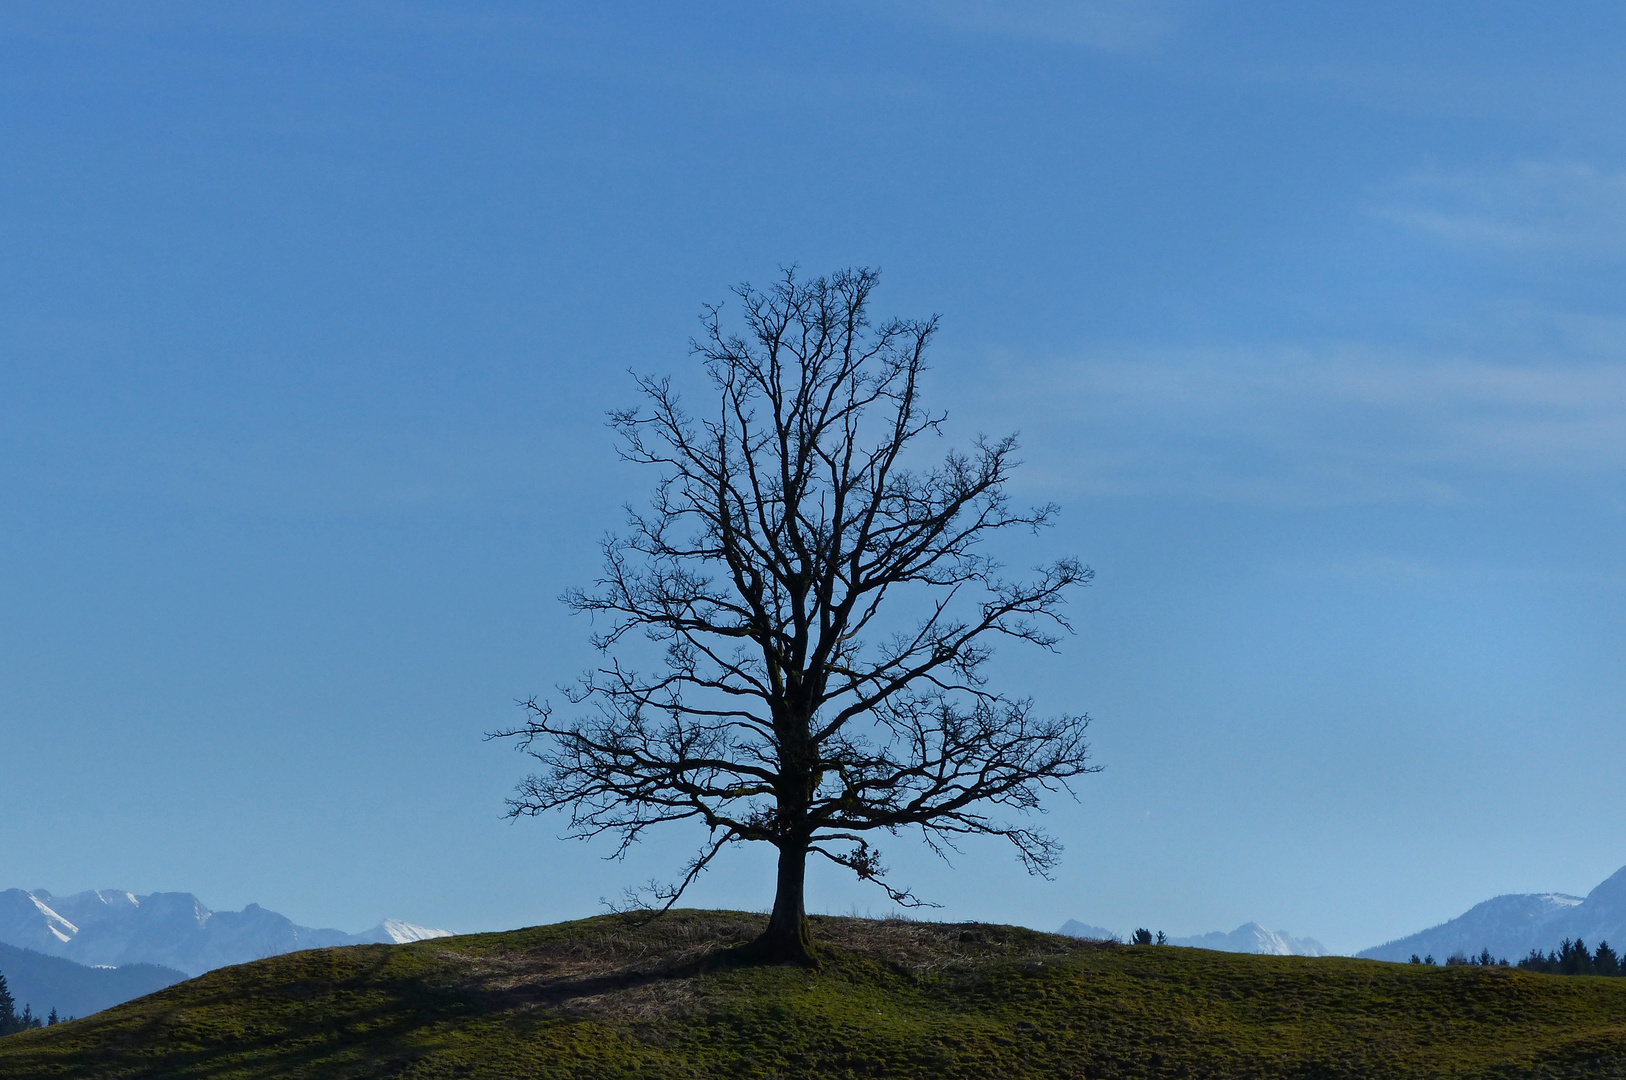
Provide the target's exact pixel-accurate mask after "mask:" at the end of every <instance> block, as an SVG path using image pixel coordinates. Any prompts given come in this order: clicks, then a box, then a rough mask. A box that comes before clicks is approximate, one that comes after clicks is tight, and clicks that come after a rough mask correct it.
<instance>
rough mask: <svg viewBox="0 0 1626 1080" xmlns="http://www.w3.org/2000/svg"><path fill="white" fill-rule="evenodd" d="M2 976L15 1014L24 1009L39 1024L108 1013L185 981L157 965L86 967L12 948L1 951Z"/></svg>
mask: <svg viewBox="0 0 1626 1080" xmlns="http://www.w3.org/2000/svg"><path fill="white" fill-rule="evenodd" d="M0 975H4V976H5V977H6V983H7V987H8V989H9V990H10V991H11V996H12V997H13V998H14V999H16V1002H17V1011H18V1012H21V1011H22V1010H23V1007H24V1006H28V1007H29V1008H31V1009H33V1011H34V1015H35V1016H38V1017H41V1018H43V1017H45V1016H46V1015H47V1014H49V1013H50V1011H51V1010H52V1009H55V1010H56V1011H57V1014H58V1015H59V1016H61V1017H63V1018H64V1019H66V1018H67V1017H70V1016H89V1015H90V1014H91V1013H93V1012H101V1011H102V1010H103V1009H110V1008H112V1007H113V1006H114V1005H118V1004H120V1003H122V1002H125V1001H129V1000H131V999H132V998H138V997H141V996H142V995H143V994H150V993H152V992H153V991H155V990H162V989H163V988H164V987H166V986H172V985H174V984H175V983H178V982H180V981H181V980H182V979H185V978H186V976H185V975H184V974H182V973H181V972H179V971H176V970H174V969H173V968H166V967H158V966H157V965H155V964H127V965H125V966H124V967H120V968H101V967H86V966H85V965H83V964H76V963H74V962H73V961H72V960H64V959H63V958H62V957H60V956H46V955H45V954H44V953H38V952H35V951H34V950H32V949H18V948H15V947H14V946H11V945H0Z"/></svg>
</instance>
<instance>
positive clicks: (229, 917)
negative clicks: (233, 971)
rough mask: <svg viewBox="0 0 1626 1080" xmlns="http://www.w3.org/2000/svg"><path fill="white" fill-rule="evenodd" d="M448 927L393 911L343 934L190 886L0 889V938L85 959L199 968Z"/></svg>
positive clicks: (388, 940)
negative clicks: (224, 906) (219, 900)
mask: <svg viewBox="0 0 1626 1080" xmlns="http://www.w3.org/2000/svg"><path fill="white" fill-rule="evenodd" d="M448 934H449V932H448V931H445V930H432V929H429V928H427V927H422V926H416V925H414V924H412V923H407V922H402V921H400V920H398V919H386V920H384V922H382V923H380V924H379V925H378V926H376V927H373V928H372V929H371V930H366V931H363V932H362V933H360V934H347V933H345V932H344V931H343V930H331V929H319V928H313V927H309V926H299V925H298V924H296V923H294V922H293V921H292V920H291V919H289V918H287V917H286V916H284V915H279V914H277V913H276V912H274V911H268V910H267V909H265V908H263V907H261V906H260V905H258V904H250V905H248V906H247V907H245V908H244V909H243V910H242V911H210V910H209V909H208V908H207V907H205V906H204V905H203V903H202V902H201V901H199V900H198V898H197V897H195V896H193V895H192V894H191V893H151V894H149V895H146V896H136V895H135V894H133V893H129V892H124V891H122V890H116V889H93V890H90V891H88V892H82V893H75V894H73V895H72V896H61V897H58V896H53V895H51V893H49V892H47V891H45V890H43V889H39V890H36V891H34V892H24V891H23V890H21V889H7V890H5V891H3V892H0V943H4V944H7V945H14V946H17V947H18V948H24V949H33V950H35V951H37V952H42V953H45V954H46V955H48V956H59V957H62V958H64V959H67V960H72V961H74V962H75V963H79V964H86V965H90V966H106V967H120V966H123V965H126V964H158V965H161V966H163V967H169V968H174V969H176V970H178V971H183V972H185V973H186V974H188V975H200V974H202V973H203V972H205V971H209V970H212V969H214V968H218V967H225V966H227V965H229V964H241V963H244V962H245V961H249V960H258V959H260V958H262V957H266V956H275V955H277V954H279V953H285V952H293V951H295V950H297V949H319V948H323V947H326V946H329V945H360V944H392V943H399V942H403V941H421V940H423V939H425V938H433V937H445V936H448Z"/></svg>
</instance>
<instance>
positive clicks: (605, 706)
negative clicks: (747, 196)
mask: <svg viewBox="0 0 1626 1080" xmlns="http://www.w3.org/2000/svg"><path fill="white" fill-rule="evenodd" d="M876 281H877V276H876V273H875V272H874V271H871V270H868V269H855V270H846V271H841V272H838V273H835V274H832V275H830V276H829V277H820V278H814V279H811V280H801V279H798V278H797V276H796V274H795V271H794V270H790V271H787V272H785V274H784V275H783V277H782V278H781V279H779V280H778V281H777V282H776V283H775V284H774V286H773V287H772V288H770V289H768V290H767V291H759V290H756V289H753V288H751V287H750V286H740V287H739V288H737V289H736V290H734V291H735V295H736V296H737V298H738V300H739V304H740V317H741V321H742V323H743V325H742V326H741V328H740V329H739V330H738V331H734V330H730V329H729V328H728V327H727V326H725V322H724V311H723V308H722V307H720V306H713V307H707V308H706V309H705V311H704V314H703V316H702V323H703V326H704V332H703V334H702V336H701V337H700V338H699V339H698V340H697V341H694V342H692V343H691V344H692V349H693V352H694V353H695V354H697V355H698V357H699V358H700V359H701V361H702V362H703V364H704V369H705V374H706V376H707V377H708V379H709V382H710V385H711V387H712V389H713V391H714V392H715V397H713V398H708V400H707V402H706V407H705V408H704V409H703V410H702V411H699V412H690V411H689V410H688V408H687V407H686V406H685V404H684V403H683V402H681V401H680V400H679V395H678V393H677V391H676V390H675V389H674V386H673V384H672V382H671V380H670V379H668V378H646V377H640V378H638V387H639V389H640V390H641V391H642V394H643V398H644V403H643V405H642V406H641V407H639V408H637V409H632V410H628V411H625V412H618V413H615V414H613V419H612V422H613V425H614V427H615V428H616V429H617V430H618V431H619V433H620V435H621V437H622V451H621V452H622V455H623V457H624V458H625V459H627V460H630V461H633V462H637V463H639V464H643V465H648V466H651V467H652V468H653V469H655V470H657V471H658V472H659V476H660V479H659V482H658V484H657V486H656V488H655V491H654V494H653V496H652V501H651V505H650V506H649V508H648V509H645V510H637V509H633V508H631V507H629V508H628V511H627V513H628V527H627V529H626V531H625V532H624V533H623V534H621V535H618V536H612V537H610V538H608V539H607V540H606V541H605V542H604V545H603V551H604V572H603V576H602V577H600V578H599V580H598V581H597V582H596V583H595V585H594V586H593V587H592V588H590V589H584V590H578V591H572V592H570V593H568V594H566V596H565V598H564V599H565V602H566V603H567V604H568V605H569V607H570V608H571V609H573V610H574V611H576V612H585V613H588V614H590V615H592V616H594V618H595V624H596V627H597V629H596V630H595V633H594V636H593V638H592V641H593V644H594V645H595V646H596V647H597V648H598V649H599V650H600V652H601V653H602V655H603V656H604V657H605V660H604V662H603V663H602V664H601V665H600V666H598V667H597V668H596V669H595V670H592V671H590V672H588V673H587V674H586V675H584V676H583V678H582V680H581V681H580V682H579V683H578V684H576V685H574V686H571V687H567V688H565V689H564V690H563V691H562V692H563V693H565V695H566V696H567V697H568V699H569V704H570V705H571V706H572V709H571V715H570V716H569V717H568V718H562V715H561V714H556V712H555V710H554V709H553V707H552V706H551V705H550V704H548V703H546V702H540V701H537V700H536V699H532V700H530V701H528V702H526V703H525V708H526V717H525V720H524V722H523V723H522V724H520V725H519V726H516V727H515V728H513V729H511V730H507V731H502V732H497V733H495V734H496V736H497V737H511V738H515V739H518V740H519V744H520V746H521V748H523V749H525V750H526V751H527V752H529V753H530V754H532V755H533V756H534V757H536V758H537V759H539V760H540V762H541V763H542V769H541V771H540V772H538V773H537V774H535V775H533V776H531V777H529V778H528V779H526V780H525V781H524V783H522V784H521V785H520V788H519V790H518V794H517V796H516V797H515V798H514V799H512V800H511V801H510V813H511V816H519V815H536V814H542V813H546V812H549V811H553V810H565V811H568V812H569V814H570V826H569V829H568V831H567V833H566V835H567V836H571V837H578V838H590V837H595V836H599V835H603V834H611V835H614V836H616V837H617V838H618V839H619V845H618V847H617V849H616V852H615V854H616V855H621V854H624V853H625V852H626V851H627V849H628V847H629V846H630V845H632V844H634V843H635V842H637V841H638V840H640V839H641V838H642V837H643V836H644V834H645V832H646V831H647V830H648V829H650V828H651V827H652V826H656V825H663V824H667V823H672V822H683V821H695V822H699V823H701V824H703V825H705V826H706V828H707V829H708V830H709V834H710V835H709V839H708V840H707V841H706V843H705V844H704V845H703V846H702V847H701V848H700V849H699V851H698V852H697V854H696V855H695V856H694V858H693V859H692V860H691V861H690V862H689V863H688V864H687V866H686V867H685V868H684V869H683V870H682V872H681V873H680V874H679V875H678V877H677V879H676V880H675V881H674V882H673V883H671V884H669V885H666V886H659V887H657V888H656V890H655V892H656V897H655V900H656V902H657V903H664V905H665V906H668V907H669V906H670V905H671V904H672V903H673V902H675V901H676V899H677V898H678V896H680V895H681V894H682V892H683V891H684V889H686V888H687V887H688V886H689V885H690V884H691V883H692V882H693V881H694V880H695V878H696V876H697V875H699V874H700V873H701V872H702V871H703V870H704V869H705V868H706V866H707V865H708V864H709V863H711V861H712V860H713V859H714V858H715V857H716V856H717V854H718V852H720V851H721V850H722V849H723V848H724V847H726V846H727V845H729V844H733V843H737V842H745V841H760V842H763V843H767V844H771V845H773V846H774V847H775V848H777V849H778V882H777V892H776V895H775V900H774V907H773V911H772V914H771V916H770V918H769V921H768V926H767V929H766V930H765V931H764V933H763V935H762V937H761V938H760V939H759V940H758V942H757V943H756V945H755V946H754V950H755V952H756V953H757V954H758V955H759V956H760V957H761V958H762V959H764V960H768V961H774V962H800V963H810V962H813V943H812V941H811V937H810V934H809V928H808V922H807V916H806V912H805V902H804V878H805V870H806V864H807V858H808V856H809V855H817V856H820V857H823V858H825V859H828V860H830V861H831V862H833V863H836V864H839V865H841V866H844V867H846V868H847V869H849V870H851V871H852V872H853V873H855V874H856V875H857V876H858V877H859V878H861V879H864V880H866V881H872V882H875V883H877V884H878V885H880V887H881V888H883V889H885V891H886V893H887V895H888V896H889V897H890V898H891V899H892V900H893V901H895V902H897V903H900V904H906V905H908V904H916V903H919V902H920V900H919V899H918V898H917V897H916V896H914V895H913V894H912V893H911V892H910V891H908V890H907V889H905V888H902V887H899V886H898V885H896V884H894V883H892V882H891V881H890V880H889V879H888V877H887V874H886V870H885V868H884V867H883V865H882V862H881V856H880V853H879V852H878V851H877V849H876V847H875V846H874V837H875V834H877V833H888V834H894V835H895V834H898V833H900V832H904V831H914V830H918V832H919V834H920V836H921V837H922V838H923V839H924V841H925V843H926V844H927V845H928V846H930V847H931V849H932V850H934V851H936V852H937V853H938V854H946V852H947V851H949V850H953V849H954V847H955V842H956V840H957V839H958V838H960V837H962V836H966V835H972V834H984V835H992V836H997V837H1003V838H1004V839H1006V840H1008V841H1009V842H1010V844H1011V845H1012V847H1013V848H1014V850H1015V853H1016V856H1017V858H1018V859H1019V860H1021V862H1022V864H1023V865H1024V866H1025V867H1026V868H1027V869H1028V871H1029V872H1032V873H1038V874H1045V873H1046V872H1047V871H1048V870H1049V869H1050V868H1051V867H1052V866H1054V865H1055V863H1056V860H1057V858H1058V856H1059V854H1060V847H1059V845H1058V844H1057V843H1056V842H1055V840H1054V839H1052V838H1051V837H1050V836H1049V835H1047V834H1046V833H1044V832H1043V831H1041V830H1039V829H1038V828H1036V827H1034V826H1033V825H1032V824H1030V823H1027V822H1026V821H1025V820H1009V818H1010V817H1011V816H1012V815H1010V814H1008V813H1005V812H1015V816H1016V817H1018V818H1025V817H1026V815H1027V814H1028V813H1030V812H1032V811H1035V810H1038V809H1040V805H1039V804H1040V798H1041V796H1042V795H1043V794H1045V793H1046V792H1055V791H1058V790H1064V789H1067V785H1068V781H1069V780H1070V779H1072V778H1075V777H1077V776H1080V775H1081V774H1084V773H1088V772H1093V771H1095V769H1096V766H1093V765H1091V764H1089V763H1088V760H1087V755H1086V751H1087V746H1086V742H1085V737H1084V735H1085V728H1086V726H1087V725H1088V723H1089V720H1088V717H1087V716H1084V715H1061V716H1054V717H1045V716H1040V715H1038V714H1037V713H1036V712H1035V710H1034V707H1033V704H1032V702H1031V700H1030V699H1029V698H1027V697H1025V696H1011V695H1007V694H1004V693H1001V692H999V691H996V690H994V689H992V688H991V687H990V686H989V685H988V682H987V679H986V667H987V664H988V661H989V658H990V656H991V655H992V646H993V644H994V643H995V642H996V641H997V640H1000V639H1006V640H1012V641H1018V642H1025V643H1028V644H1031V645H1036V646H1039V647H1041V648H1045V649H1050V648H1052V647H1053V646H1054V645H1055V643H1056V642H1057V641H1058V640H1059V635H1060V633H1061V632H1063V631H1065V630H1067V629H1069V627H1068V624H1067V622H1066V621H1065V619H1064V616H1063V614H1062V612H1061V605H1062V604H1063V602H1064V599H1065V597H1066V594H1067V593H1068V592H1069V591H1070V590H1072V589H1073V588H1075V587H1077V586H1082V585H1084V584H1086V583H1088V582H1089V580H1090V578H1091V571H1090V570H1089V569H1088V568H1087V567H1085V566H1083V565H1081V564H1080V563H1079V562H1077V561H1076V560H1074V559H1071V558H1063V559H1058V560H1056V561H1054V562H1051V563H1049V564H1048V565H1045V566H1041V567H1038V568H1036V569H1035V570H1034V571H1033V572H1032V574H1031V575H1030V576H1029V577H1027V578H1026V579H1024V580H1018V579H1014V578H1011V577H1007V576H1006V574H1005V572H1004V570H1003V568H1002V567H1001V565H1000V563H999V562H997V561H996V560H995V559H994V558H993V557H992V556H991V555H990V554H988V553H987V552H986V551H985V550H984V549H983V542H984V541H985V540H987V539H988V538H990V537H991V536H992V535H994V534H996V533H1002V532H1006V531H1011V530H1037V529H1040V528H1042V527H1044V526H1046V525H1048V524H1050V522H1051V521H1052V519H1053V517H1054V515H1055V513H1056V507H1055V506H1054V505H1047V506H1041V507H1037V508H1033V509H1017V508H1014V507H1013V506H1012V504H1011V502H1010V499H1009V497H1008V496H1007V493H1006V490H1005V489H1006V485H1007V482H1008V480H1009V478H1010V475H1011V471H1012V469H1013V468H1014V467H1015V466H1016V465H1017V460H1016V458H1015V453H1016V439H1015V437H1014V436H1007V437H1004V438H999V439H987V438H980V437H979V438H978V439H977V440H976V441H975V442H974V443H973V445H972V447H971V449H970V450H969V452H958V451H951V452H949V453H948V454H947V455H946V456H945V457H943V458H942V459H941V460H939V461H938V462H937V463H936V464H933V465H926V466H924V467H922V466H921V465H920V464H919V461H918V458H917V455H916V453H915V449H916V444H917V443H919V442H920V441H921V440H923V439H924V438H925V437H927V436H935V435H938V434H940V432H941V426H942V424H943V421H944V415H943V414H941V413H933V412H930V411H928V410H927V409H926V408H925V406H924V405H923V404H922V402H921V399H920V378H921V374H922V372H923V371H924V370H925V358H926V351H927V346H928V344H929V343H930V342H931V339H932V336H933V334H934V333H935V331H936V329H937V320H936V319H935V318H933V319H926V320H902V319H894V320H890V321H886V322H880V323H872V321H871V319H870V316H869V301H870V295H871V292H872V291H873V290H874V288H875V286H876ZM639 636H642V637H644V638H646V639H648V641H649V642H653V643H654V646H655V648H654V649H653V650H651V653H652V654H653V655H658V660H656V661H655V662H654V665H653V667H652V668H651V669H649V670H644V669H643V668H641V667H639V666H637V664H636V657H637V655H638V651H639V650H640V649H642V648H646V646H640V645H639V644H638V638H639Z"/></svg>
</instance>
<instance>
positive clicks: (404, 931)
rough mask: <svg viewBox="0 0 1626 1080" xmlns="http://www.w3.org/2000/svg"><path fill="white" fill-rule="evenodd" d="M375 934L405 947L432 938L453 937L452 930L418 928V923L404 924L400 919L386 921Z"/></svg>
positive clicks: (377, 928)
mask: <svg viewBox="0 0 1626 1080" xmlns="http://www.w3.org/2000/svg"><path fill="white" fill-rule="evenodd" d="M374 933H377V934H379V935H380V937H381V938H387V939H388V940H389V941H391V942H394V943H395V944H397V945H404V944H406V943H407V942H409V941H427V940H429V939H430V938H438V937H451V936H452V932H451V931H450V930H436V929H434V928H432V927H428V926H418V925H417V924H416V923H409V922H402V921H401V920H400V919H385V920H384V921H383V922H381V923H379V924H378V926H377V927H376V928H375V930H374Z"/></svg>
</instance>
